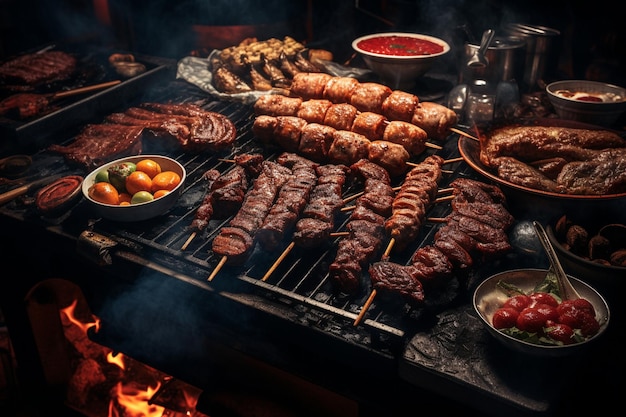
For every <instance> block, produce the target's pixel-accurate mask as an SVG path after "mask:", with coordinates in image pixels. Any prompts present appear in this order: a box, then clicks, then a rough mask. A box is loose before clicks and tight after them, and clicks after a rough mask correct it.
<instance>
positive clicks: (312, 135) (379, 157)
mask: <svg viewBox="0 0 626 417" xmlns="http://www.w3.org/2000/svg"><path fill="white" fill-rule="evenodd" d="M252 131H253V132H254V134H255V135H256V136H257V137H258V138H259V139H260V140H261V141H264V142H266V143H275V144H277V145H279V146H281V147H282V148H283V149H285V150H286V151H288V152H296V153H299V154H301V155H302V156H305V157H307V158H309V159H312V160H314V161H319V162H330V163H337V164H344V165H351V164H353V163H356V162H357V161H359V160H360V159H369V160H370V161H372V162H375V163H378V164H380V165H381V166H383V167H384V168H385V169H387V170H388V171H389V173H390V174H391V175H392V176H397V175H401V174H403V173H405V172H406V170H407V167H408V166H407V164H406V163H407V162H408V160H409V159H410V155H409V153H408V152H407V150H406V149H405V148H404V147H403V146H402V145H399V144H397V143H393V142H388V141H384V140H378V141H370V140H369V139H368V138H366V137H365V136H363V135H361V134H359V133H355V132H351V131H346V130H336V129H334V128H331V127H329V126H326V125H320V124H317V123H307V122H306V121H305V120H304V119H301V118H299V117H293V116H276V117H273V116H263V115H262V116H258V117H257V118H256V119H255V121H254V124H253V126H252Z"/></svg>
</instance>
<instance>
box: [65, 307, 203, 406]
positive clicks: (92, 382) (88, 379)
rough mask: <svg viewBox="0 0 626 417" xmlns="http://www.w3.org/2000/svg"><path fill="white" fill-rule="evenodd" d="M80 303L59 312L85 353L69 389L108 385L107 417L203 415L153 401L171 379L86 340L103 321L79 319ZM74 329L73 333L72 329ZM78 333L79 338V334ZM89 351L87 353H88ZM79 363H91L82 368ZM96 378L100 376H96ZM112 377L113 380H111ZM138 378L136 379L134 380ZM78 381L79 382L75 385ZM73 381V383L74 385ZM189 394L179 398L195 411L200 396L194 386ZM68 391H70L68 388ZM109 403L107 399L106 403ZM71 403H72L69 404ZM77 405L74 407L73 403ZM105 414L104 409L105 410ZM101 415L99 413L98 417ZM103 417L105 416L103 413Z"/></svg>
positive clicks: (83, 389)
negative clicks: (89, 331)
mask: <svg viewBox="0 0 626 417" xmlns="http://www.w3.org/2000/svg"><path fill="white" fill-rule="evenodd" d="M77 302H78V300H74V301H73V302H72V303H71V305H69V306H68V307H66V308H63V309H61V310H60V312H61V314H62V319H63V316H64V317H65V318H66V320H65V323H66V324H69V327H67V326H66V328H65V333H66V337H67V338H68V340H70V341H71V342H72V343H73V344H74V345H75V347H76V350H77V351H79V352H83V356H86V357H84V358H83V360H82V361H79V366H77V367H76V370H75V375H74V376H73V377H72V381H71V382H70V384H69V385H70V388H74V389H75V390H76V389H78V390H79V391H80V390H82V391H89V390H90V389H95V388H97V387H99V386H102V385H103V384H107V385H106V387H110V388H108V393H109V399H108V405H106V411H105V412H106V413H107V414H106V417H163V416H165V415H181V416H183V415H185V416H201V415H202V413H196V412H195V411H193V412H192V411H185V412H184V413H182V414H181V413H172V412H170V411H169V410H168V409H166V408H165V407H164V406H161V405H158V404H155V403H154V402H153V400H154V398H155V396H158V395H157V394H158V392H159V390H160V389H162V386H163V384H162V382H161V381H164V380H167V379H168V378H169V379H170V380H171V379H172V378H171V377H169V376H167V375H163V374H162V373H159V372H158V371H155V370H154V369H152V368H150V367H149V366H147V365H143V364H140V363H138V362H137V361H133V360H132V359H131V358H128V357H126V356H125V355H123V354H121V353H115V352H113V351H112V350H111V349H109V348H107V347H105V346H101V345H99V344H97V343H94V342H92V341H91V340H89V338H88V337H87V331H88V330H89V329H91V328H95V330H96V332H97V331H98V330H99V329H100V319H99V318H98V317H96V316H94V315H91V320H92V321H90V322H83V321H81V320H79V319H78V318H77V317H76V305H77ZM72 329H73V330H72ZM76 329H78V330H79V333H80V335H79V336H80V337H79V336H77V334H76ZM68 333H71V336H69V337H68ZM85 352H88V353H85ZM80 363H83V364H88V365H89V366H87V365H83V366H80ZM96 375H97V377H95V376H96ZM112 375H113V377H111V376H112ZM133 377H135V379H139V377H140V381H139V380H135V379H133ZM75 381H78V382H75ZM72 382H74V383H72ZM189 388H190V389H189V391H187V390H185V389H183V390H182V392H181V393H179V394H181V395H180V396H181V397H182V398H183V399H184V403H185V404H184V405H185V407H184V408H185V409H186V410H193V409H194V408H195V404H196V403H197V397H195V396H194V394H193V393H192V391H194V389H193V387H191V386H189ZM68 389H69V388H68ZM88 395H89V393H87V394H84V393H82V395H73V396H72V395H68V398H83V399H84V398H86V397H87V396H88ZM105 401H106V400H105ZM70 402H71V401H70ZM81 403H82V404H78V406H81V405H82V406H86V405H88V404H90V403H91V401H87V400H83V401H81ZM70 405H73V406H76V405H75V404H70ZM103 411H104V407H103ZM98 415H100V414H98ZM101 415H102V416H103V417H104V415H105V414H104V413H102V414H101Z"/></svg>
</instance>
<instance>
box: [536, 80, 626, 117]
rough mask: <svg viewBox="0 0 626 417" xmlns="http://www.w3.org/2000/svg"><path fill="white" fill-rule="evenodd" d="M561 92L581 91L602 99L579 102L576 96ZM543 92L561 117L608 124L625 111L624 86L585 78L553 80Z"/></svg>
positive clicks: (625, 96) (625, 95)
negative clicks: (569, 96) (564, 94)
mask: <svg viewBox="0 0 626 417" xmlns="http://www.w3.org/2000/svg"><path fill="white" fill-rule="evenodd" d="M563 92H570V93H573V94H575V93H582V94H585V95H590V96H595V97H600V98H603V99H604V100H606V101H602V102H600V101H597V102H596V101H582V100H580V99H578V98H577V97H578V96H573V97H571V98H568V97H564V96H563ZM546 93H547V94H548V98H549V99H550V102H551V103H552V106H554V110H555V111H556V114H557V115H558V116H559V117H560V118H562V119H567V120H575V121H578V122H585V123H591V124H595V125H600V126H611V125H613V124H614V123H615V122H616V121H617V120H618V119H619V118H620V116H621V115H622V114H623V113H624V111H626V89H625V88H622V87H619V86H616V85H613V84H607V83H603V82H598V81H586V80H564V81H556V82H553V83H551V84H549V85H548V86H547V87H546Z"/></svg>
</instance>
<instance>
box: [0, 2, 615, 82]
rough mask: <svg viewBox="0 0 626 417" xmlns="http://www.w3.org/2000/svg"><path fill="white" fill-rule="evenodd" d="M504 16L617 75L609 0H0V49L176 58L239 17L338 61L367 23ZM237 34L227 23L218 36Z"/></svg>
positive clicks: (604, 73)
mask: <svg viewBox="0 0 626 417" xmlns="http://www.w3.org/2000/svg"><path fill="white" fill-rule="evenodd" d="M102 5H105V6H108V11H109V13H108V15H106V13H103V12H102V11H100V10H101V8H102ZM261 5H262V6H261ZM507 22H520V23H528V24H535V25H543V26H548V27H551V28H554V29H557V30H559V31H560V32H561V36H560V38H559V44H558V45H557V48H558V51H557V53H558V55H559V64H558V69H557V70H558V73H557V74H558V78H587V79H594V80H599V81H608V82H612V83H615V84H620V85H626V79H625V78H626V75H625V74H626V71H624V69H625V65H624V64H625V63H624V60H625V57H626V28H625V27H626V25H624V24H623V22H622V17H621V14H620V13H619V11H618V10H616V9H615V6H614V5H612V4H611V3H610V2H609V1H608V0H597V1H593V2H589V1H571V0H570V1H566V0H550V1H537V0H526V1H519V0H516V1H511V0H504V1H497V0H404V1H402V0H364V1H358V0H357V1H352V0H266V1H264V2H258V1H253V0H176V1H174V0H168V1H165V0H153V1H141V0H108V1H107V0H0V58H2V59H4V58H6V57H10V56H11V55H14V54H17V53H19V52H22V51H25V50H29V49H31V48H37V47H38V46H41V45H44V44H46V43H48V42H60V41H70V40H71V41H75V40H81V41H89V42H93V43H97V44H102V45H107V46H109V45H110V46H113V47H117V48H120V49H124V50H130V51H133V52H137V53H144V54H148V55H154V56H161V57H171V58H181V57H183V56H186V55H188V54H190V53H191V51H195V50H198V49H202V48H212V47H220V46H222V47H223V45H217V44H212V42H211V41H212V40H213V39H214V37H212V35H211V34H212V32H211V30H212V29H214V28H216V27H217V28H220V27H228V28H232V27H239V28H240V27H247V28H251V29H252V30H255V31H256V32H255V34H257V35H258V37H259V39H263V38H265V37H270V36H276V37H281V38H282V37H283V36H285V35H290V36H293V37H294V38H296V39H297V40H299V41H304V42H307V43H308V44H309V45H310V46H313V47H321V48H325V49H329V50H331V51H332V52H333V53H334V55H335V60H336V61H337V62H343V61H345V60H346V59H348V58H349V57H350V55H351V54H352V50H351V47H350V43H351V41H352V39H354V38H355V37H357V36H359V35H363V34H367V33H373V32H376V31H414V32H420V33H427V34H431V35H435V36H440V37H442V38H444V39H445V40H447V41H448V42H449V43H451V45H452V47H453V48H454V50H458V49H459V48H462V46H463V44H464V42H466V41H468V40H470V41H473V42H476V43H477V42H478V40H479V39H480V35H481V33H482V31H483V30H485V29H487V28H495V29H496V30H498V29H499V28H501V27H502V26H503V25H504V24H506V23H507ZM200 33H202V34H204V35H203V36H200V35H199V34H200ZM246 33H247V34H249V32H246ZM497 33H498V32H497ZM243 37H245V36H244V35H243V34H242V32H237V31H235V32H233V33H232V36H231V37H230V38H229V39H227V40H230V41H232V44H237V43H239V42H240V41H241V40H242V39H243ZM216 41H217V40H216ZM221 41H222V43H224V42H225V41H224V40H221Z"/></svg>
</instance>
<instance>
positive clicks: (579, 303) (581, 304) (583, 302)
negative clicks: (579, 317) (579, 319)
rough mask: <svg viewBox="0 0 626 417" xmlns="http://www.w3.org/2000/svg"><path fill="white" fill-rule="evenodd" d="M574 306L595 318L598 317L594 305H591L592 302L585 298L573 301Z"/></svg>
mask: <svg viewBox="0 0 626 417" xmlns="http://www.w3.org/2000/svg"><path fill="white" fill-rule="evenodd" d="M572 304H573V305H574V307H576V308H577V309H579V310H585V311H587V312H588V313H589V314H591V315H592V316H594V317H595V315H596V310H595V308H594V307H593V304H591V302H589V300H587V299H585V298H578V299H576V300H572Z"/></svg>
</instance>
